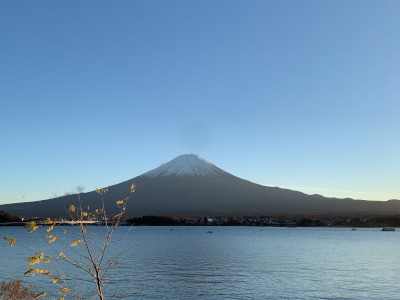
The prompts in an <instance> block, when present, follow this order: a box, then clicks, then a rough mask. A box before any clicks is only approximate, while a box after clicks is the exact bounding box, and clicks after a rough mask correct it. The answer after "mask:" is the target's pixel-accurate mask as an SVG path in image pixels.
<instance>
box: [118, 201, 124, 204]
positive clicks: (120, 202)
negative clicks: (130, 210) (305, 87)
mask: <svg viewBox="0 0 400 300" xmlns="http://www.w3.org/2000/svg"><path fill="white" fill-rule="evenodd" d="M116 203H117V204H122V203H124V200H118V201H117V202H116Z"/></svg>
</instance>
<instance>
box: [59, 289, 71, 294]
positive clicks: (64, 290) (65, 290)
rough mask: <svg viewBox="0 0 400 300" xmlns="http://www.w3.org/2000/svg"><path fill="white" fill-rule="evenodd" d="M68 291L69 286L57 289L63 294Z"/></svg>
mask: <svg viewBox="0 0 400 300" xmlns="http://www.w3.org/2000/svg"><path fill="white" fill-rule="evenodd" d="M68 291H69V288H62V289H61V290H59V291H58V293H59V294H63V293H66V292H68Z"/></svg>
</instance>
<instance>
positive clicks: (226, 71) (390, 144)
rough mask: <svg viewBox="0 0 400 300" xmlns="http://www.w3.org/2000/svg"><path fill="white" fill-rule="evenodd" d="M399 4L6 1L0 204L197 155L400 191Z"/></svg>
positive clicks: (353, 191)
mask: <svg viewBox="0 0 400 300" xmlns="http://www.w3.org/2000/svg"><path fill="white" fill-rule="evenodd" d="M399 15H400V1H390V0H389V1H365V0H362V1H347V0H346V1H345V0H343V1H341V0H335V1H295V0H293V1H285V0H279V1H278V0H275V1H265V0H262V1H255V0H252V1H235V0H226V1H224V0H219V1H211V0H210V1H205V0H202V1H175V0H173V1H157V0H151V1H126V0H120V1H101V0H94V1H88V0H87V1H80V0H79V1H78V0H75V1H50V0H48V1H45V0H43V1H23V0H21V1H1V2H0V100H1V102H0V103H1V110H0V114H1V117H0V125H1V126H0V133H1V143H0V170H1V171H0V203H12V202H19V201H33V200H40V199H47V198H49V197H52V196H53V195H54V194H57V195H63V194H64V193H66V192H71V191H73V190H74V187H76V186H77V185H82V186H84V187H85V188H86V191H90V190H93V189H95V188H96V187H98V188H101V187H104V186H108V185H112V184H116V183H119V182H121V181H124V180H128V179H130V178H133V177H135V176H138V175H140V174H142V173H144V172H146V171H149V170H151V169H153V168H156V167H158V166H159V165H161V163H166V162H168V161H169V160H171V159H173V158H175V157H176V156H178V155H180V154H184V153H196V154H198V155H200V156H202V157H203V158H205V159H207V160H209V161H211V162H212V163H214V164H215V165H217V166H218V167H220V168H222V169H224V170H225V171H227V172H229V173H232V174H234V175H236V176H238V177H241V178H244V179H247V180H250V181H253V182H256V183H259V184H264V185H276V186H280V187H286V188H291V189H295V190H299V191H303V192H306V193H309V194H322V195H325V196H335V197H340V198H344V197H352V198H356V199H371V200H372V199H374V200H388V199H393V198H396V199H400V176H399V172H400V160H399V154H400V140H399V133H400V84H399V80H400V34H399V31H400V18H399Z"/></svg>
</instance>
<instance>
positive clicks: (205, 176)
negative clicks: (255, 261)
mask: <svg viewBox="0 0 400 300" xmlns="http://www.w3.org/2000/svg"><path fill="white" fill-rule="evenodd" d="M132 183H134V184H135V185H136V192H135V193H134V194H133V197H132V199H131V201H130V203H129V205H128V207H127V211H126V215H128V216H143V215H170V216H204V215H207V216H217V215H224V216H234V215H282V214H288V215H310V214H312V215H371V214H373V215H383V214H385V215H395V214H400V201H398V200H390V201H365V200H353V199H337V198H326V197H322V196H319V195H307V194H304V193H301V192H297V191H292V190H288V189H281V188H278V187H267V186H262V185H259V184H255V183H252V182H250V181H247V180H243V179H241V178H238V177H236V176H233V175H231V174H229V173H227V172H225V171H223V170H221V169H220V168H218V167H216V166H215V165H213V164H212V163H210V162H208V161H206V160H204V159H203V158H201V157H199V156H197V155H194V154H186V155H181V156H178V157H177V158H175V159H173V160H172V161H170V162H168V163H166V164H164V165H162V166H161V167H159V168H156V169H154V170H152V171H149V172H147V173H145V174H143V175H140V176H138V177H135V178H133V179H131V180H128V181H125V182H122V183H119V184H116V185H113V186H109V187H108V189H109V192H108V193H106V194H105V205H106V211H107V213H108V214H113V213H117V211H118V207H117V205H116V204H115V202H116V201H117V200H119V199H123V198H125V197H126V196H127V194H128V193H129V190H130V186H131V184H132ZM81 198H82V199H83V201H84V205H85V206H87V205H88V206H89V207H90V208H91V209H95V208H100V205H101V201H100V199H99V195H98V194H97V193H96V192H95V191H93V192H89V193H84V194H82V195H81ZM76 203H77V197H76V195H69V196H64V197H60V198H58V199H50V200H42V201H35V202H28V203H16V204H6V205H0V210H4V211H6V212H8V213H11V214H14V215H18V216H21V217H52V218H55V217H65V216H66V213H65V209H64V206H65V205H69V204H76Z"/></svg>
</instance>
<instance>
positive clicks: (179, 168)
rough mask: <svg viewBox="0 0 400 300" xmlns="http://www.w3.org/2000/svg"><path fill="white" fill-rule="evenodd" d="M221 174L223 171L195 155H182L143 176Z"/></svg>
mask: <svg viewBox="0 0 400 300" xmlns="http://www.w3.org/2000/svg"><path fill="white" fill-rule="evenodd" d="M223 173H225V172H224V171H223V170H221V169H220V168H218V167H216V166H215V165H213V164H212V163H210V162H209V161H207V160H205V159H204V158H201V157H200V156H198V155H196V154H183V155H180V156H178V157H176V158H174V159H173V160H171V161H170V162H168V163H166V164H163V165H161V166H160V167H158V168H156V169H154V170H151V171H149V172H147V173H144V174H143V175H144V176H148V177H156V176H168V175H177V176H183V175H192V176H193V175H197V176H214V175H219V174H223Z"/></svg>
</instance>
